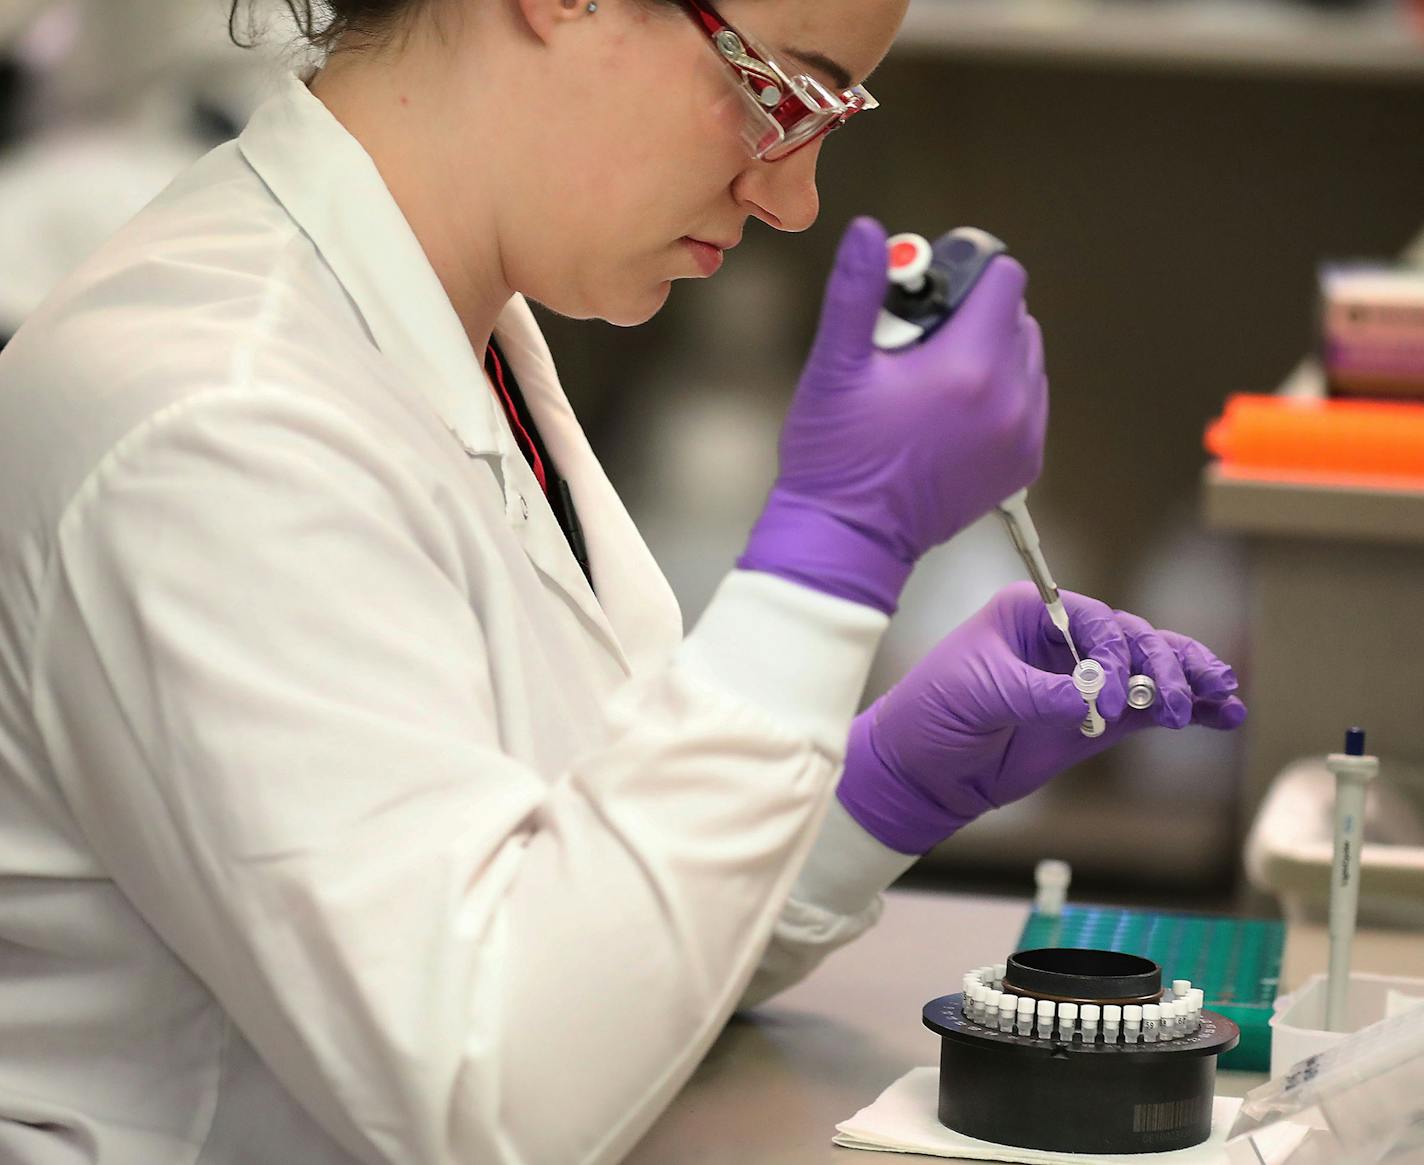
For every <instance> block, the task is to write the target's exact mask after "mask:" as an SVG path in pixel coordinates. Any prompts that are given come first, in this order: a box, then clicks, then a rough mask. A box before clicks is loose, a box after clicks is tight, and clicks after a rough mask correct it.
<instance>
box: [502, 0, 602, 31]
mask: <svg viewBox="0 0 1424 1165" xmlns="http://www.w3.org/2000/svg"><path fill="white" fill-rule="evenodd" d="M514 2H515V4H516V5H517V6H518V8H519V11H520V14H521V15H522V16H523V17H524V23H525V24H527V25H528V26H529V29H530V31H531V32H533V33H534V35H535V36H537V37H538V38H539V39H540V40H548V39H549V37H550V36H552V35H553V32H554V29H555V28H557V27H558V26H559V25H560V24H565V23H567V22H568V21H570V20H581V19H583V18H585V17H587V16H588V15H589V14H590V10H589V4H588V3H587V0H514Z"/></svg>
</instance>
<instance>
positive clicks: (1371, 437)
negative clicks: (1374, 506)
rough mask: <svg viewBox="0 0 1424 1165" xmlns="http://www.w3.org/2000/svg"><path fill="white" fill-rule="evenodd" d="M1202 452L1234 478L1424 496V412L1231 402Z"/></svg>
mask: <svg viewBox="0 0 1424 1165" xmlns="http://www.w3.org/2000/svg"><path fill="white" fill-rule="evenodd" d="M1206 447H1207V451H1208V452H1210V453H1213V454H1215V455H1216V456H1217V457H1219V458H1220V459H1221V465H1222V469H1223V470H1225V471H1226V472H1228V473H1230V474H1232V475H1235V476H1243V477H1263V478H1290V479H1294V480H1306V481H1334V482H1355V483H1359V482H1367V483H1370V484H1381V485H1392V486H1402V487H1407V488H1411V489H1424V404H1410V403H1401V402H1393V401H1356V400H1311V399H1301V398H1297V397H1282V396H1249V395H1241V396H1233V397H1231V398H1229V399H1228V400H1227V402H1226V411H1225V412H1224V413H1223V414H1222V415H1221V416H1220V417H1218V418H1217V419H1216V420H1215V421H1213V422H1212V423H1211V424H1210V425H1208V426H1207V430H1206Z"/></svg>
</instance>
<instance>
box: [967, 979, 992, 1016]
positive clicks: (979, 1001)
mask: <svg viewBox="0 0 1424 1165" xmlns="http://www.w3.org/2000/svg"><path fill="white" fill-rule="evenodd" d="M972 995H973V997H974V1007H973V1011H972V1012H971V1017H972V1018H973V1019H976V1020H978V1021H979V1022H981V1023H982V1022H983V1020H984V1004H985V1002H986V1001H987V1000H988V998H989V988H988V987H986V986H984V984H983V983H976V984H975V985H974V990H973V992H972Z"/></svg>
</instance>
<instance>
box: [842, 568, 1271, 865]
mask: <svg viewBox="0 0 1424 1165" xmlns="http://www.w3.org/2000/svg"><path fill="white" fill-rule="evenodd" d="M1063 602H1064V605H1065V606H1066V607H1067V610H1068V616H1069V626H1070V628H1071V629H1072V633H1073V640H1074V643H1075V644H1076V646H1077V647H1078V650H1079V652H1080V653H1081V654H1082V656H1083V658H1084V659H1087V658H1089V657H1091V658H1093V659H1095V660H1097V661H1098V662H1099V663H1100V664H1102V665H1103V669H1104V671H1105V672H1106V673H1107V683H1106V685H1105V686H1104V688H1103V690H1102V693H1101V695H1099V696H1098V698H1097V705H1098V711H1099V712H1100V713H1101V714H1102V716H1103V718H1104V719H1105V720H1106V721H1107V731H1106V732H1105V733H1103V735H1102V736H1099V737H1096V738H1088V737H1085V736H1084V735H1083V734H1082V733H1081V732H1080V731H1079V726H1080V725H1081V724H1082V721H1083V717H1084V715H1085V714H1086V712H1087V706H1086V704H1085V703H1084V701H1083V697H1082V696H1081V695H1080V694H1079V693H1078V690H1077V689H1076V688H1075V687H1074V686H1073V680H1072V671H1073V656H1072V654H1071V653H1070V652H1069V650H1068V645H1067V643H1066V642H1065V640H1064V638H1063V635H1062V633H1061V632H1060V631H1059V630H1058V628H1056V627H1055V626H1054V625H1053V623H1052V622H1051V621H1050V619H1049V617H1048V611H1047V609H1046V608H1045V607H1044V605H1043V601H1042V600H1041V599H1040V598H1039V595H1038V592H1037V591H1036V590H1035V589H1034V588H1033V586H1031V585H1030V584H1028V583H1015V584H1014V585H1012V586H1009V587H1006V588H1004V589H1003V590H1002V591H1000V592H999V593H998V594H997V595H995V596H994V598H993V599H991V600H990V601H989V603H988V604H987V605H986V606H985V607H984V608H983V609H982V610H981V611H979V613H978V614H976V615H974V616H973V617H972V618H970V619H969V620H967V621H966V622H965V623H963V624H962V625H961V626H960V627H958V628H956V629H955V630H954V631H952V632H951V633H950V634H949V635H948V636H946V637H945V638H944V639H943V640H942V641H941V642H940V643H939V645H938V646H936V647H935V648H934V650H933V651H931V652H930V653H929V655H927V656H926V657H925V659H924V660H923V661H922V662H921V663H920V664H919V665H918V666H916V667H915V669H914V670H913V671H911V672H910V673H909V675H907V676H906V677H905V678H904V679H903V680H902V681H901V682H900V683H899V684H897V685H896V686H895V687H894V688H893V689H892V690H891V691H889V692H888V693H886V694H885V695H884V696H882V697H881V698H880V699H879V700H878V701H876V703H875V704H874V705H872V706H871V707H870V708H869V709H868V710H866V711H865V712H863V713H862V714H861V715H860V716H858V717H857V718H856V720H855V723H854V724H853V725H852V728H851V736H850V742H849V746H848V749H847V754H846V768H845V773H844V775H843V776H842V778H841V783H840V787H839V789H838V796H839V797H840V800H841V803H842V804H843V805H844V806H845V808H846V810H847V811H848V812H849V813H850V814H851V816H852V817H854V818H855V819H856V820H857V821H859V822H860V824H861V825H862V826H863V827H864V828H865V829H867V830H868V831H869V832H870V833H871V834H872V835H873V836H875V837H877V838H878V839H879V840H880V841H882V842H883V843H884V844H886V845H888V846H889V847H890V848H892V849H895V850H899V851H900V852H902V853H923V852H925V851H926V850H928V849H930V848H932V847H933V846H935V845H936V844H938V843H939V842H940V841H942V840H944V838H946V837H948V836H949V835H950V834H952V833H953V832H955V830H957V829H959V828H961V827H962V826H964V825H966V824H968V823H969V822H970V821H973V820H974V819H975V818H976V817H978V816H979V815H980V814H982V813H984V812H986V811H987V810H989V809H993V808H997V807H998V806H1000V805H1005V804H1008V803H1009V802H1010V801H1017V800H1018V799H1019V798H1020V797H1024V796H1027V795H1028V794H1029V793H1031V792H1033V791H1034V790H1035V789H1037V788H1039V786H1041V785H1043V784H1044V783H1045V782H1046V781H1048V780H1049V779H1050V778H1051V777H1053V776H1054V775H1056V774H1057V773H1059V772H1062V771H1063V770H1064V769H1066V768H1068V767H1070V766H1071V765H1074V764H1076V763H1078V762H1079V761H1082V760H1085V759H1087V758H1088V757H1090V756H1092V755H1093V754H1095V753H1098V752H1101V751H1102V750H1103V749H1105V748H1108V747H1110V746H1111V745H1112V744H1114V743H1115V742H1116V741H1118V740H1120V739H1121V738H1122V737H1123V736H1125V735H1127V734H1128V733H1129V732H1134V731H1136V730H1137V729H1140V728H1146V727H1148V726H1149V725H1152V724H1157V725H1160V726H1161V727H1163V728H1185V727H1186V726H1187V725H1188V724H1202V725H1206V726H1207V727H1209V728H1220V729H1231V728H1236V727H1237V726H1238V725H1240V724H1241V723H1242V721H1244V720H1245V719H1246V705H1245V704H1243V703H1242V702H1241V700H1240V699H1239V698H1237V696H1236V695H1235V694H1234V693H1235V691H1236V676H1235V673H1234V672H1232V670H1231V668H1230V667H1228V666H1227V665H1226V664H1225V663H1223V662H1222V661H1221V660H1219V659H1218V658H1217V657H1216V656H1215V655H1213V654H1212V653H1211V652H1210V651H1209V650H1207V648H1205V647H1203V646H1202V645H1201V644H1200V643H1198V642H1196V641H1195V640H1194V639H1189V638H1188V637H1187V636H1185V635H1179V634H1177V633H1176V632H1173V631H1159V630H1157V629H1156V628H1154V627H1152V626H1151V625H1150V624H1149V623H1147V622H1146V621H1145V620H1143V619H1140V618H1138V617H1137V616H1136V615H1130V614H1128V613H1127V612H1125V611H1114V610H1112V609H1111V608H1109V607H1108V606H1106V605H1105V604H1103V603H1100V602H1098V601H1097V600H1096V599H1090V598H1087V597H1085V596H1083V595H1076V594H1073V593H1071V592H1069V591H1064V592H1063ZM1139 673H1141V674H1145V675H1149V676H1151V677H1152V678H1153V679H1154V680H1155V681H1156V684H1157V700H1156V702H1155V703H1154V704H1153V705H1152V707H1151V708H1148V709H1143V710H1139V709H1135V708H1129V707H1128V706H1127V680H1128V677H1129V676H1132V675H1135V674H1139Z"/></svg>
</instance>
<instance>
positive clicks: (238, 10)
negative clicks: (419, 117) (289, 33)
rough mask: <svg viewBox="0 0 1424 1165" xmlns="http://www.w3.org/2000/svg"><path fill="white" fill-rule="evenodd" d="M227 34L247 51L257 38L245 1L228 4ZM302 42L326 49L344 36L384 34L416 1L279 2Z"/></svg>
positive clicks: (257, 32) (254, 18)
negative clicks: (244, 21)
mask: <svg viewBox="0 0 1424 1165" xmlns="http://www.w3.org/2000/svg"><path fill="white" fill-rule="evenodd" d="M231 2H232V8H231V9H230V10H229V12H228V18H227V31H228V35H229V36H231V37H232V40H233V43H234V44H238V45H241V46H242V47H243V48H251V47H252V46H253V45H254V44H256V43H257V41H258V40H259V39H260V37H261V29H260V28H259V27H258V23H257V17H256V14H255V13H254V12H253V11H252V10H251V9H248V11H247V20H246V25H245V27H244V26H243V21H242V15H241V14H242V12H243V9H244V8H245V7H246V6H247V4H248V0H231ZM283 3H284V4H286V6H287V10H288V11H289V12H290V13H291V14H292V20H293V22H294V23H295V24H296V26H297V31H298V32H299V33H300V34H301V36H302V39H303V40H305V41H306V42H307V43H308V44H310V45H312V46H314V47H315V48H321V49H328V48H330V47H331V46H332V45H333V44H335V43H336V42H337V41H338V40H339V39H340V38H341V37H342V36H344V35H345V34H346V33H348V32H355V33H361V34H368V35H371V36H378V35H379V34H381V33H383V32H385V31H387V30H388V29H389V28H390V27H391V25H392V24H394V23H395V21H396V20H398V19H399V18H400V17H401V16H403V15H405V14H406V13H408V12H409V11H410V10H411V9H412V8H414V7H415V6H416V5H417V4H418V3H420V0H283Z"/></svg>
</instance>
